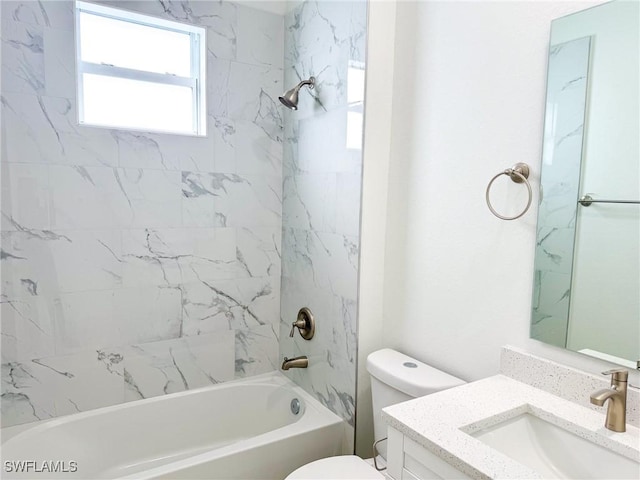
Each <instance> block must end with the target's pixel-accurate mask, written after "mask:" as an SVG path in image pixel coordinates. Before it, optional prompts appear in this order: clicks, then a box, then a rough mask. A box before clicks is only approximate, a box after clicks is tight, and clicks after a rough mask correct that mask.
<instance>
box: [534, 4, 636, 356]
mask: <svg viewBox="0 0 640 480" xmlns="http://www.w3.org/2000/svg"><path fill="white" fill-rule="evenodd" d="M639 18H640V4H639V3H638V2H627V1H622V0H616V1H613V2H609V3H605V4H602V5H598V6H596V7H593V8H590V9H588V10H584V11H581V12H578V13H575V14H573V15H569V16H566V17H563V18H559V19H557V20H554V21H553V22H552V24H551V39H550V47H549V64H548V79H547V98H546V109H545V110H546V111H545V124H544V137H543V153H542V168H541V187H540V206H539V213H538V225H537V238H536V252H535V267H534V275H535V279H534V291H533V303H532V316H531V338H533V339H536V340H540V341H543V342H546V343H549V344H552V345H556V346H559V347H564V348H567V349H569V350H573V351H576V352H581V353H585V354H587V355H591V356H595V357H598V358H602V359H604V360H608V361H612V362H614V363H619V364H622V365H625V366H627V367H629V368H638V367H639V366H640V365H639V362H640V273H639V270H640V222H639V220H640V147H639V141H640V140H639V135H638V132H639V131H640V122H639V117H640V109H639V102H640V96H639V90H640V78H639V71H640V63H639V59H640V51H639V50H640V49H639V45H640V37H639V33H638V32H639V25H638V24H639V22H638V19H639Z"/></svg>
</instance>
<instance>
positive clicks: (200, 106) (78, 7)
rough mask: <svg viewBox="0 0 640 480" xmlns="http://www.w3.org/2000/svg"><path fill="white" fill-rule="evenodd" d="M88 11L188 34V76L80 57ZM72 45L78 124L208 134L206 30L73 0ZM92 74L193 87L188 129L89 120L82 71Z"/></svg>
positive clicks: (147, 130) (203, 135) (198, 134)
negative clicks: (83, 19) (82, 26)
mask: <svg viewBox="0 0 640 480" xmlns="http://www.w3.org/2000/svg"><path fill="white" fill-rule="evenodd" d="M82 12H84V13H88V14H91V15H97V16H101V17H105V18H111V19H114V20H118V21H123V22H128V23H133V24H138V25H143V26H146V27H151V28H157V29H161V30H168V31H171V32H177V33H182V34H188V35H189V37H190V40H191V48H190V52H191V59H190V64H191V74H190V76H189V77H182V76H178V75H174V74H170V73H156V72H150V71H147V70H137V69H133V68H125V67H116V66H114V65H109V64H104V63H102V64H98V63H93V62H86V61H84V60H82V42H81V35H80V13H82ZM74 14H75V47H76V52H75V53H76V87H77V99H78V101H77V105H78V108H77V110H78V124H80V125H85V126H91V127H102V128H111V129H116V130H134V131H144V132H158V133H171V134H176V135H194V136H199V137H206V136H207V109H206V95H207V92H206V55H207V41H206V34H207V30H206V28H204V27H198V26H195V25H190V24H187V23H180V22H175V21H172V20H165V19H163V18H158V17H154V16H151V15H146V14H141V13H137V12H132V11H129V10H123V9H120V8H113V7H107V6H103V5H97V4H94V3H88V2H84V1H80V0H76V2H75V8H74ZM85 73H87V74H94V75H102V76H109V77H115V78H122V79H127V80H137V81H142V82H150V83H156V84H163V85H177V86H183V87H189V88H191V89H192V92H193V95H192V102H193V104H192V111H193V119H192V124H191V130H190V131H167V130H158V129H153V128H148V129H147V128H144V127H140V128H136V127H125V126H118V125H103V124H95V123H88V122H85V121H83V118H84V88H83V75H84V74H85Z"/></svg>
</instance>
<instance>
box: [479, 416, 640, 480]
mask: <svg viewBox="0 0 640 480" xmlns="http://www.w3.org/2000/svg"><path fill="white" fill-rule="evenodd" d="M471 436H473V437H475V438H477V439H478V440H480V441H482V442H483V443H485V444H487V445H489V446H490V447H493V448H495V449H496V450H498V451H499V452H502V453H503V454H505V455H507V456H509V457H511V458H512V459H514V460H516V461H518V462H520V463H522V464H523V465H526V466H527V467H529V468H531V469H533V470H535V471H537V472H538V473H539V474H540V475H541V476H542V478H573V479H575V478H580V479H587V478H600V479H613V478H615V479H635V480H638V478H640V464H638V463H636V462H635V461H633V460H631V459H629V458H626V457H623V456H622V455H619V454H617V453H615V452H612V451H611V450H608V449H607V448H605V447H602V446H600V445H596V444H595V443H592V442H590V441H588V440H585V439H583V438H580V437H578V436H577V435H574V434H573V433H570V432H568V431H567V430H564V429H562V428H560V427H557V426H556V425H553V424H551V423H549V422H546V421H544V420H541V419H540V418H538V417H536V416H534V415H531V414H528V413H525V414H523V415H520V416H518V417H515V418H513V419H511V420H508V421H506V422H502V423H499V424H497V425H495V426H493V427H490V428H485V429H483V430H480V431H478V432H475V433H472V434H471Z"/></svg>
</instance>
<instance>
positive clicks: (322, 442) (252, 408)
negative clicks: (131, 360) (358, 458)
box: [0, 372, 347, 479]
mask: <svg viewBox="0 0 640 480" xmlns="http://www.w3.org/2000/svg"><path fill="white" fill-rule="evenodd" d="M294 398H297V399H298V400H299V401H300V403H301V410H300V413H299V414H297V415H294V413H292V410H291V401H292V400H293V399H294ZM32 425H33V426H32V427H30V428H27V429H25V430H24V431H22V432H21V433H18V434H17V435H15V436H13V437H11V438H9V439H8V440H6V441H4V443H3V444H2V453H1V454H0V455H1V457H2V475H1V476H2V478H7V479H8V478H20V479H22V478H40V479H42V478H54V479H62V478H75V479H92V478H121V479H132V478H136V479H152V478H153V479H155V478H171V479H182V478H183V479H199V478H203V479H204V478H206V479H214V478H219V479H222V478H223V479H260V478H265V479H266V478H269V479H282V478H284V477H285V476H287V475H288V474H289V473H290V472H291V471H293V470H295V469H296V468H298V467H299V466H301V465H303V464H305V463H308V462H311V461H313V460H316V459H319V458H323V457H328V456H331V455H338V454H342V453H347V452H344V451H343V443H344V442H343V439H344V435H345V424H344V421H343V420H341V419H340V418H339V417H338V416H336V415H334V414H333V413H332V412H330V411H329V410H327V409H326V408H325V407H324V406H322V405H321V404H320V403H319V402H318V401H317V400H315V399H314V398H312V397H311V396H309V395H308V394H307V393H306V392H304V391H303V390H302V389H301V388H299V387H297V386H296V385H294V384H293V383H292V382H291V381H289V380H288V379H287V378H286V377H284V376H283V375H282V374H280V373H279V372H272V373H269V374H265V375H260V376H257V377H253V378H250V379H247V380H243V381H234V382H229V383H224V384H220V385H215V386H212V387H207V388H201V389H198V390H191V391H187V392H181V393H176V394H172V395H166V396H162V397H156V398H151V399H147V400H140V401H136V402H130V403H125V404H122V405H116V406H113V407H106V408H101V409H98V410H92V411H90V412H84V413H78V414H75V415H70V416H67V417H61V418H56V419H52V420H47V421H43V422H38V423H35V424H32ZM19 461H22V462H26V461H31V462H33V463H31V464H29V470H30V471H29V472H23V473H15V472H12V473H9V472H8V470H10V469H13V470H15V469H16V468H20V467H19V464H18V463H17V462H19ZM7 462H9V463H7ZM11 462H13V463H11ZM45 462H48V463H45ZM54 462H60V463H58V464H57V465H56V464H55V463H54ZM71 462H75V467H76V468H75V469H76V471H71V470H74V463H71ZM24 465H25V464H23V466H22V468H23V469H25V468H26V467H25V466H24ZM56 467H57V468H58V469H59V470H68V471H67V472H60V471H58V472H57V473H49V472H47V470H51V469H55V468H56ZM43 470H44V472H46V473H43Z"/></svg>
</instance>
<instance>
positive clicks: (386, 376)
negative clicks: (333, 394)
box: [367, 348, 466, 397]
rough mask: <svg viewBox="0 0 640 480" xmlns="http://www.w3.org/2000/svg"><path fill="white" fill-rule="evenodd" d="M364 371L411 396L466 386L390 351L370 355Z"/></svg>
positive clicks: (458, 380) (454, 378)
mask: <svg viewBox="0 0 640 480" xmlns="http://www.w3.org/2000/svg"><path fill="white" fill-rule="evenodd" d="M367 370H368V371H369V373H370V374H371V375H372V376H373V377H375V378H377V379H378V380H380V381H381V382H383V383H386V384H387V385H389V386H390V387H393V388H395V389H396V390H399V391H401V392H403V393H405V394H407V395H410V396H412V397H421V396H423V395H428V394H430V393H435V392H439V391H440V390H446V389H447V388H452V387H457V386H458V385H462V384H464V383H466V382H465V381H464V380H462V379H460V378H457V377H454V376H453V375H449V374H448V373H445V372H443V371H442V370H438V369H437V368H433V367H431V366H429V365H427V364H425V363H422V362H420V361H419V360H416V359H415V358H411V357H409V356H407V355H405V354H403V353H400V352H397V351H395V350H392V349H390V348H384V349H382V350H378V351H376V352H373V353H372V354H370V355H369V356H368V357H367Z"/></svg>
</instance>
